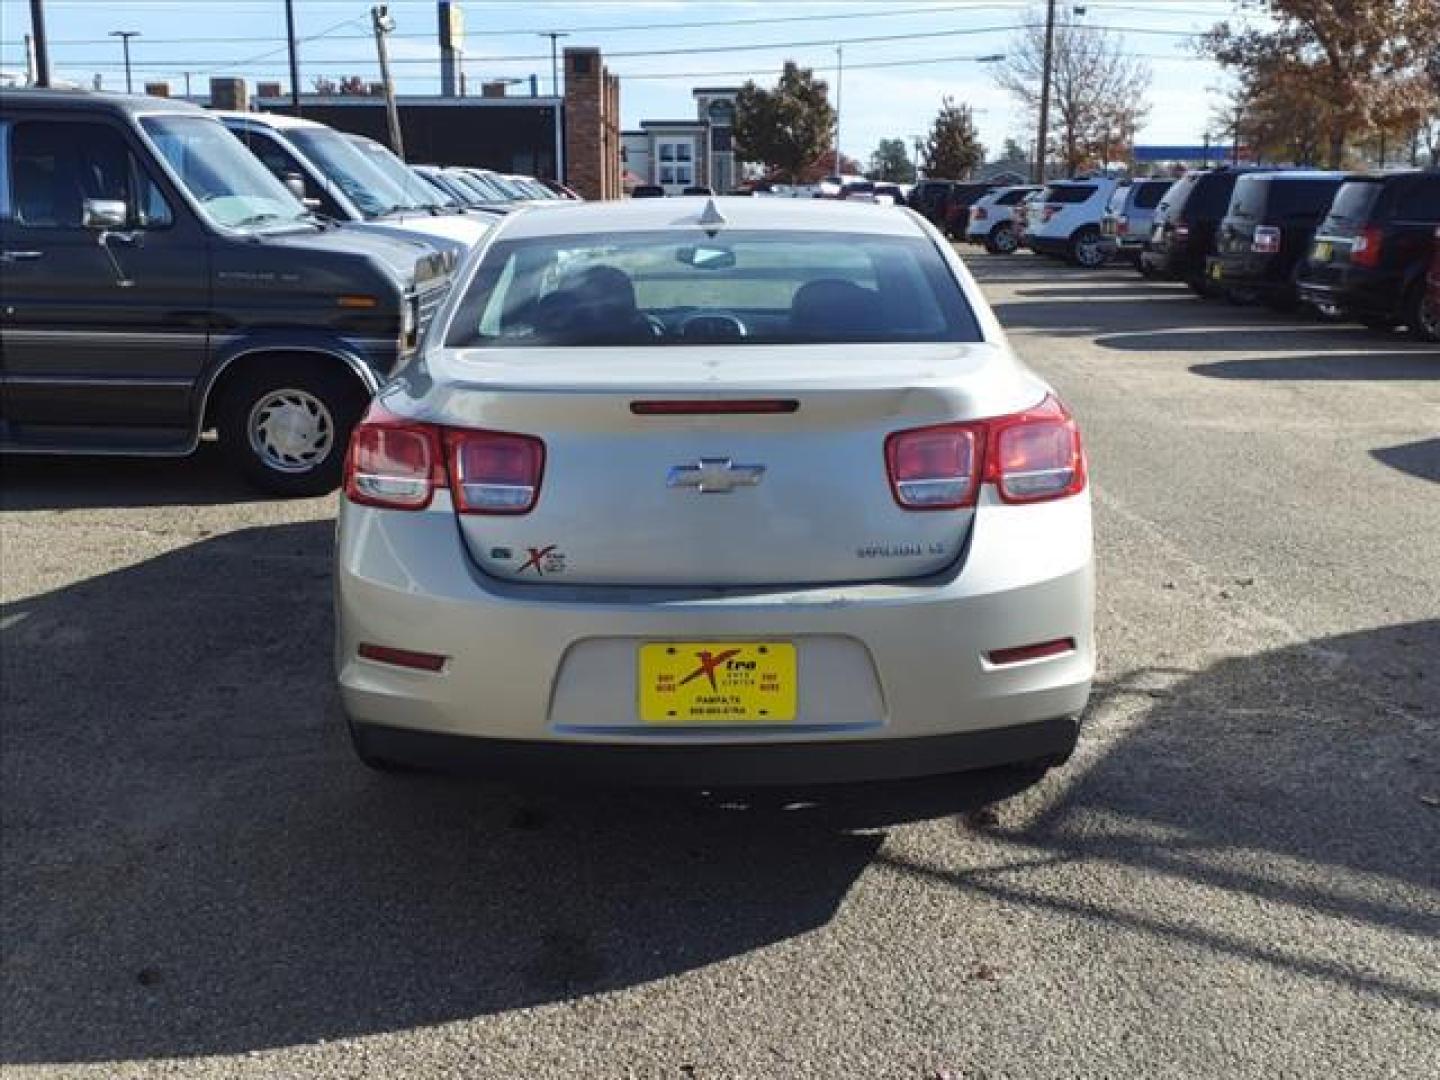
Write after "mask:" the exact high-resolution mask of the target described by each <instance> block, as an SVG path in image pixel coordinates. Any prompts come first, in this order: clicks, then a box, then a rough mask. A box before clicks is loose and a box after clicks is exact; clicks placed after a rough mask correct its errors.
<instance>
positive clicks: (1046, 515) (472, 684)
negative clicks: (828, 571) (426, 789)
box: [335, 489, 1095, 782]
mask: <svg viewBox="0 0 1440 1080" xmlns="http://www.w3.org/2000/svg"><path fill="white" fill-rule="evenodd" d="M986 496H987V497H988V498H989V499H990V500H991V501H989V502H987V501H986V499H985V498H982V505H981V506H980V508H979V509H978V510H977V512H976V515H975V521H974V524H973V526H972V532H971V537H970V541H969V550H968V553H967V554H966V555H965V557H964V558H963V561H961V562H958V563H956V564H955V565H954V566H952V567H951V568H949V569H947V570H945V571H942V572H940V573H937V574H934V575H930V576H928V577H924V578H913V579H905V580H899V581H892V582H877V583H869V584H866V583H856V584H853V585H834V586H821V587H804V588H791V589H785V588H778V587H772V588H755V589H738V588H737V589H728V590H684V589H674V588H671V589H665V588H623V587H613V588H612V587H599V586H588V587H587V586H566V585H540V584H525V585H520V584H517V583H514V582H503V581H500V580H497V579H495V578H491V577H489V576H487V575H486V574H484V573H483V572H482V571H481V570H479V568H478V567H477V566H476V564H475V562H474V561H473V560H472V559H471V558H470V556H469V554H468V552H467V551H466V550H465V548H464V544H463V540H462V539H461V536H460V532H459V530H458V529H457V528H456V527H455V520H454V516H453V514H452V513H451V512H450V510H449V508H448V505H446V504H445V500H444V498H443V495H437V498H436V503H435V505H434V506H432V508H431V509H430V510H427V511H423V512H419V513H403V512H396V511H384V510H373V509H369V508H365V507H356V506H354V505H351V504H350V503H348V502H347V501H344V500H342V503H341V520H340V530H339V547H338V551H337V557H336V571H335V581H336V607H337V619H336V625H337V634H336V670H337V675H338V681H339V684H340V694H341V700H342V703H343V705H344V708H345V711H346V713H347V715H348V716H349V718H350V720H351V721H352V723H353V724H355V725H357V727H358V728H359V730H360V731H361V732H362V736H364V737H369V734H370V733H371V732H372V730H374V731H381V732H383V731H384V730H389V729H399V730H402V731H406V732H413V733H431V734H435V735H443V736H452V737H455V738H458V739H460V740H462V741H461V742H460V743H456V744H454V745H455V746H459V747H464V746H466V745H469V744H468V743H467V742H465V740H476V741H477V746H479V743H480V742H481V741H483V742H484V744H485V745H484V746H479V749H478V750H477V751H476V752H477V753H482V756H483V754H484V753H488V751H486V750H485V746H490V747H491V749H493V748H494V746H495V745H497V744H494V743H492V740H500V741H502V742H503V743H507V744H508V743H518V744H522V745H533V744H537V743H539V744H545V745H552V746H557V747H566V746H569V747H571V748H575V750H576V753H577V754H579V755H580V757H581V758H582V759H583V758H584V754H585V752H586V751H593V750H595V749H598V748H603V747H629V748H642V747H643V748H651V749H657V750H668V751H672V752H674V753H675V754H677V755H678V757H677V759H676V760H688V758H685V755H687V754H694V755H699V756H701V757H703V755H704V754H705V753H706V752H707V751H709V750H712V749H714V750H719V751H721V753H720V757H721V758H722V759H725V760H729V759H730V758H732V757H733V758H734V759H735V760H737V761H740V762H743V763H744V770H743V771H744V772H745V775H746V776H747V777H748V778H749V779H752V780H753V779H754V776H753V775H750V774H751V773H752V772H753V771H754V770H753V767H752V763H751V761H749V760H748V759H747V754H746V753H744V752H742V750H743V748H745V747H750V748H751V753H752V754H758V755H759V756H760V757H761V758H763V757H764V756H765V754H766V753H767V752H769V751H771V750H777V749H778V748H783V747H789V746H793V747H796V749H794V750H789V749H786V750H783V751H778V752H779V753H780V754H781V756H782V757H783V758H784V760H785V761H786V762H787V763H790V764H788V765H787V766H786V767H787V769H789V770H790V771H787V772H786V773H784V777H783V778H784V779H785V780H787V781H792V782H801V781H803V779H804V778H805V777H806V776H807V775H810V771H809V770H810V768H811V767H812V766H813V767H814V768H815V770H816V772H817V773H818V774H819V775H821V776H823V775H825V774H828V773H830V772H831V771H832V765H831V759H830V758H829V757H828V756H827V755H825V754H823V753H821V754H818V755H815V756H811V755H808V754H807V753H804V752H802V750H801V749H800V747H809V748H810V749H812V750H819V749H820V748H822V747H826V746H845V747H849V748H850V750H849V751H848V752H847V755H846V756H845V760H846V761H847V762H852V761H853V762H856V763H860V764H844V765H835V766H833V769H838V770H839V772H838V773H837V774H836V775H840V776H850V775H854V776H856V777H857V778H858V777H859V776H860V775H862V773H864V772H865V770H864V769H863V768H862V765H863V763H865V762H867V761H871V760H872V757H871V753H872V751H877V748H878V747H879V746H880V745H881V744H888V743H890V742H896V741H905V742H913V743H914V746H915V747H917V748H923V747H924V746H925V745H927V743H926V740H929V739H932V738H935V737H949V736H960V735H976V736H980V735H982V734H983V735H986V737H985V738H981V739H980V740H979V741H978V742H975V743H972V744H971V746H970V749H968V750H966V751H964V752H963V753H959V752H958V751H957V754H958V756H957V757H955V758H953V759H947V760H946V762H944V763H942V764H940V765H939V767H938V768H937V769H936V770H935V771H942V772H943V771H951V770H952V769H953V768H964V767H967V766H966V765H965V762H966V761H970V760H973V761H975V762H976V763H977V764H976V766H975V767H981V765H989V764H996V763H998V761H999V760H1014V759H1017V758H1024V757H1034V756H1037V755H1042V754H1046V753H1051V752H1054V751H1052V750H1051V749H1049V744H1048V743H1045V744H1043V745H1042V746H1041V748H1040V749H1039V750H1032V747H1031V746H1030V745H1029V744H1028V743H1027V742H1026V737H1023V736H1021V737H1018V741H1008V740H1004V739H1001V738H1000V736H999V735H998V734H994V733H998V732H1001V731H1003V730H1006V729H1012V728H1023V727H1026V726H1028V725H1033V724H1037V723H1047V722H1051V721H1054V720H1055V719H1056V718H1057V717H1070V716H1077V715H1079V714H1080V713H1081V712H1082V711H1083V710H1084V707H1085V703H1086V700H1087V699H1088V696H1089V692H1090V683H1091V679H1092V678H1093V675H1094V669H1095V647H1094V638H1093V631H1092V618H1093V605H1094V596H1093V594H1094V568H1093V552H1092V546H1091V522H1090V503H1089V497H1088V493H1087V494H1082V495H1079V496H1075V497H1073V498H1069V499H1063V500H1059V501H1056V502H1054V503H1041V504H1036V505H1033V506H1008V505H1004V504H1000V503H999V502H998V499H994V497H993V494H992V493H991V492H989V491H988V489H987V492H986ZM1058 638H1071V639H1073V640H1074V642H1075V647H1074V649H1073V650H1071V651H1068V652H1064V653H1062V654H1060V655H1056V656H1051V657H1047V658H1044V659H1035V660H1028V661H1024V662H1020V663H1014V664H1007V665H999V666H997V665H995V664H993V663H991V662H990V661H989V659H988V654H989V653H990V652H992V651H994V650H996V649H1002V648H1010V647H1015V646H1022V645H1027V644H1031V643H1037V642H1043V641H1052V640H1055V639H1058ZM725 640H731V641H742V642H743V641H755V640H772V641H786V642H790V643H793V644H794V645H795V647H796V650H797V654H798V658H799V664H798V675H797V688H798V693H797V700H798V709H797V713H796V715H795V718H794V720H793V721H791V722H785V723H771V724H764V725H761V724H755V723H727V724H713V725H701V724H694V725H672V724H662V725H654V724H649V725H647V724H644V723H642V722H641V721H640V720H639V718H638V716H637V704H636V703H637V700H638V697H639V674H638V663H637V656H638V652H639V647H640V646H641V645H642V644H644V643H646V642H651V641H674V642H687V641H725ZM361 643H370V644H377V645H383V646H389V647H393V648H399V649H407V650H413V651H418V652H428V653H433V654H437V655H440V656H444V657H447V660H446V662H445V665H444V667H443V669H442V670H440V671H438V672H427V671H417V670H411V669H406V668H401V667H395V666H391V665H387V664H382V663H376V662H374V661H371V660H366V659H363V658H361V657H359V656H358V647H359V645H360V644H361ZM992 735H993V738H992V737H991V736H992ZM1047 737H1048V736H1047ZM375 738H378V739H385V738H390V737H389V736H385V735H384V734H383V733H382V734H379V735H376V736H375ZM916 740H919V741H918V742H917V741H916ZM414 745H415V746H418V747H420V748H421V749H422V750H423V749H424V747H426V746H430V745H438V744H432V743H430V742H429V741H428V740H425V739H419V740H417V741H416V743H415V744H414ZM928 745H931V746H935V747H938V746H940V745H941V744H938V743H929V744H928ZM998 746H1005V747H1009V749H1006V750H1004V751H1003V753H1002V752H1001V751H1000V750H995V749H993V748H994V747H998ZM502 749H503V747H502ZM982 751H983V752H982ZM532 752H533V753H538V751H527V750H520V751H517V753H519V754H520V755H521V756H524V755H526V754H530V753H532ZM376 753H377V754H378V755H379V756H390V754H389V753H387V752H384V751H381V750H377V751H376ZM424 753H426V754H429V753H430V751H428V750H425V751H424ZM446 753H449V751H448V750H447V751H446ZM467 753H468V751H467ZM897 753H898V754H899V761H900V764H893V765H886V766H884V767H881V768H879V769H878V771H877V772H876V773H875V775H882V776H883V775H906V774H907V773H909V772H910V771H911V770H913V768H915V767H917V766H918V765H919V764H923V761H922V760H921V759H923V756H924V755H923V754H919V753H918V752H913V753H912V752H910V751H899V752H897ZM406 754H407V752H406V751H405V748H404V747H402V748H400V751H398V752H396V756H406ZM848 754H853V755H854V757H853V758H851V757H849V756H848ZM997 754H998V755H999V757H998V758H997V756H996V755H997ZM1011 754H1013V755H1014V757H1013V758H1012V757H1010V755H1011ZM599 758H600V759H602V760H615V761H623V760H628V756H627V755H616V756H615V757H614V758H613V759H610V758H607V757H606V755H599ZM660 760H661V761H668V760H669V759H668V758H667V756H666V755H665V754H661V755H660ZM952 760H953V761H959V762H960V764H958V765H954V764H952V763H951V762H952ZM906 762H910V763H911V764H905V763H906Z"/></svg>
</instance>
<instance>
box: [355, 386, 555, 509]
mask: <svg viewBox="0 0 1440 1080" xmlns="http://www.w3.org/2000/svg"><path fill="white" fill-rule="evenodd" d="M544 468H545V444H544V443H543V442H541V441H540V440H539V439H536V438H533V437H531V436H529V435H511V434H507V433H504V432H498V431H473V430H467V429H461V428H444V427H438V426H435V425H433V424H420V423H415V422H414V421H410V420H405V419H402V418H400V417H397V416H395V415H393V414H391V413H389V412H387V411H386V410H384V409H383V408H381V407H380V406H379V405H371V406H370V411H369V412H368V413H366V414H365V418H364V419H363V420H362V421H361V422H360V423H359V425H358V426H357V427H356V428H355V431H354V433H353V434H352V435H351V436H350V449H349V452H348V453H347V454H346V456H345V497H346V498H347V499H349V500H350V501H351V502H355V503H360V504H362V505H364V506H379V507H383V508H385V509H387V510H423V509H425V508H426V507H427V506H429V505H430V500H431V498H432V497H433V496H434V493H435V490H436V489H437V488H443V487H447V486H448V487H449V488H450V495H451V499H452V501H453V502H454V504H455V509H456V510H457V511H458V512H459V513H462V514H524V513H528V512H529V511H530V510H532V509H533V508H534V506H535V502H536V500H537V499H538V498H539V496H540V478H541V475H542V474H543V472H544Z"/></svg>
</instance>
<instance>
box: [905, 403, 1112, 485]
mask: <svg viewBox="0 0 1440 1080" xmlns="http://www.w3.org/2000/svg"><path fill="white" fill-rule="evenodd" d="M885 460H886V464H887V466H888V468H889V474H890V486H891V488H892V490H893V491H894V494H895V501H896V502H897V503H898V504H899V505H900V506H902V507H903V508H905V509H906V510H956V509H960V508H963V507H967V506H974V505H975V501H976V499H977V497H978V495H979V492H980V486H981V484H982V483H989V484H994V485H995V490H996V491H997V493H998V494H999V496H1000V498H1001V499H1003V500H1004V501H1005V502H1008V503H1031V502H1043V501H1045V500H1047V499H1060V498H1064V497H1065V496H1067V495H1074V494H1077V493H1078V492H1080V491H1083V490H1084V488H1085V479H1086V477H1085V452H1084V448H1083V447H1082V445H1081V442H1080V429H1079V427H1078V426H1077V425H1076V423H1075V420H1074V418H1073V417H1071V415H1070V414H1069V413H1068V412H1066V410H1065V407H1064V406H1063V405H1061V404H1060V402H1059V401H1058V400H1056V399H1055V398H1054V397H1047V398H1046V399H1045V400H1044V401H1043V402H1041V403H1040V404H1039V405H1037V406H1036V407H1035V408H1033V409H1028V410H1026V411H1025V412H1022V413H1015V414H1013V415H1010V416H1001V417H996V418H994V419H991V420H983V421H978V422H975V423H966V424H946V425H944V426H940V427H929V428H917V429H915V430H913V431H900V432H896V433H895V434H893V435H891V436H890V437H889V438H888V439H886V440H885Z"/></svg>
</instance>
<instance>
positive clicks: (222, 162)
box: [140, 116, 310, 230]
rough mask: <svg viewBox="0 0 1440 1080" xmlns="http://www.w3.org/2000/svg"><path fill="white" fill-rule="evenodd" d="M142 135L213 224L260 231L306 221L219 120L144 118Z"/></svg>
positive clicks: (286, 193) (289, 196)
mask: <svg viewBox="0 0 1440 1080" xmlns="http://www.w3.org/2000/svg"><path fill="white" fill-rule="evenodd" d="M140 126H141V127H142V128H143V129H144V131H145V134H146V135H148V136H149V137H150V140H151V141H152V142H153V143H154V144H155V147H156V149H157V150H159V151H160V154H161V156H162V157H164V158H165V160H166V162H168V163H169V165H170V168H171V169H173V170H174V172H175V176H176V178H177V179H178V180H179V181H180V183H181V184H182V185H183V186H184V188H185V190H186V191H188V192H189V193H190V194H191V195H192V196H193V197H194V199H195V201H196V202H197V203H199V204H200V210H201V212H202V213H203V214H205V216H206V217H208V218H209V219H210V220H211V221H213V222H215V224H217V225H223V226H225V227H226V228H231V229H252V230H264V229H268V228H274V227H275V226H288V225H294V224H297V223H301V222H304V221H306V220H307V218H308V216H309V213H310V212H309V211H308V210H306V209H305V206H304V204H302V203H301V202H300V201H299V200H298V199H296V198H295V196H294V195H292V194H291V193H290V191H289V189H288V188H286V187H285V185H284V184H282V183H281V182H280V181H279V180H277V179H275V177H274V176H273V175H272V174H271V173H270V170H269V169H267V168H265V166H264V165H262V164H261V163H260V159H259V158H257V157H255V155H253V154H252V153H250V151H249V150H246V149H245V145H244V144H243V143H242V142H240V140H239V139H237V138H235V136H234V135H232V134H231V133H230V131H229V130H228V129H227V128H226V127H225V126H224V125H223V124H221V123H220V121H218V120H215V119H212V118H211V117H207V116H146V117H142V118H141V120H140Z"/></svg>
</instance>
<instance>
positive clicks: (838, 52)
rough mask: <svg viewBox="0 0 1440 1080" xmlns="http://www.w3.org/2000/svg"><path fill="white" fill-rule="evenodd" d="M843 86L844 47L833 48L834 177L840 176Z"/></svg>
mask: <svg viewBox="0 0 1440 1080" xmlns="http://www.w3.org/2000/svg"><path fill="white" fill-rule="evenodd" d="M844 86H845V46H844V45H836V46H835V175H836V176H837V177H838V176H839V175H840V92H841V90H842V89H843V88H844Z"/></svg>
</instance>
